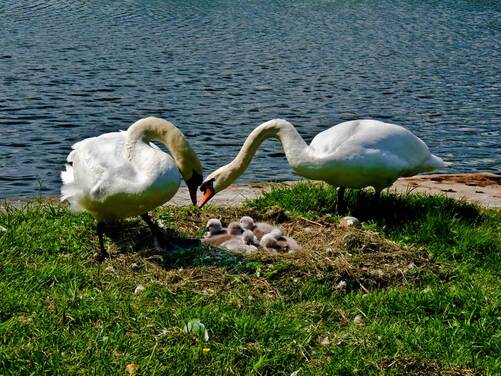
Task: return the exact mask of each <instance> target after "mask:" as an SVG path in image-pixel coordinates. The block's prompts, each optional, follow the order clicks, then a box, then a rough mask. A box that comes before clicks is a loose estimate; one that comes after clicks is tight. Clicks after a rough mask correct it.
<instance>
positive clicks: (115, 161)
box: [68, 132, 137, 200]
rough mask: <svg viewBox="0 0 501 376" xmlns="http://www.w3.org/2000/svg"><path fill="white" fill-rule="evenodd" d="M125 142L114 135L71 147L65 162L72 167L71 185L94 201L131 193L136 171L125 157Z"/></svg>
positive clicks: (110, 134) (89, 139)
mask: <svg viewBox="0 0 501 376" xmlns="http://www.w3.org/2000/svg"><path fill="white" fill-rule="evenodd" d="M124 142H125V140H124V135H123V134H122V133H118V132H114V133H107V134H104V135H101V136H99V137H93V138H88V139H85V140H83V141H80V142H78V143H76V144H75V145H74V146H73V148H74V150H73V151H72V152H71V153H70V155H69V156H68V161H69V162H72V163H73V176H74V182H75V184H77V185H78V186H79V187H80V188H81V189H82V190H83V191H84V192H85V193H86V194H89V195H90V196H91V197H92V199H93V200H99V199H101V198H104V197H107V196H109V195H112V194H114V193H115V192H128V191H129V190H131V189H133V187H134V184H135V182H136V180H137V171H136V170H135V168H134V166H132V165H131V163H130V162H129V161H128V160H127V158H126V157H125V154H124Z"/></svg>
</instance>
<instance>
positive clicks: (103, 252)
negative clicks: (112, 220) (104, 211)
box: [94, 222, 110, 262]
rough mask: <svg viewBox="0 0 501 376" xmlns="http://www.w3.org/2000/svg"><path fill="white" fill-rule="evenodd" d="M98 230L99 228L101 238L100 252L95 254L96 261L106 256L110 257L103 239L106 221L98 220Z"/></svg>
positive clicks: (98, 234)
mask: <svg viewBox="0 0 501 376" xmlns="http://www.w3.org/2000/svg"><path fill="white" fill-rule="evenodd" d="M96 230H97V236H98V238H99V248H100V253H96V255H95V256H94V258H95V259H96V261H99V262H101V261H103V260H104V259H105V258H106V257H110V254H109V253H108V252H106V250H105V249H104V239H103V236H104V222H97V226H96Z"/></svg>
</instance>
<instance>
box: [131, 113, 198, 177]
mask: <svg viewBox="0 0 501 376" xmlns="http://www.w3.org/2000/svg"><path fill="white" fill-rule="evenodd" d="M149 141H159V142H161V143H163V144H164V145H165V146H166V148H167V149H168V150H169V152H170V154H171V155H172V157H173V158H174V160H175V162H176V165H177V167H178V168H179V171H180V172H181V174H182V175H183V178H184V180H187V179H188V178H190V176H191V173H192V169H195V170H196V171H201V169H202V167H201V164H200V162H199V161H198V158H197V157H196V154H195V153H194V151H193V149H192V148H191V146H190V144H189V143H188V141H187V140H186V138H185V137H184V135H183V133H182V132H181V131H180V130H179V129H178V128H177V127H176V126H175V125H174V124H172V123H171V122H169V121H167V120H164V119H160V118H155V117H148V118H144V119H141V120H138V121H136V122H135V123H134V124H132V125H131V126H130V127H129V129H128V130H127V140H126V144H125V150H126V153H127V158H128V159H129V160H132V159H134V155H135V153H136V148H137V145H138V143H147V142H149Z"/></svg>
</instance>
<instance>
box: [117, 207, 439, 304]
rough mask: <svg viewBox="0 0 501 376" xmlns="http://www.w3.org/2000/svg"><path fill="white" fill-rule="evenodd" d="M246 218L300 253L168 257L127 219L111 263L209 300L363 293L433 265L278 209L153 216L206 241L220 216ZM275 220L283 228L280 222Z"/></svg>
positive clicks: (365, 235) (210, 251)
mask: <svg viewBox="0 0 501 376" xmlns="http://www.w3.org/2000/svg"><path fill="white" fill-rule="evenodd" d="M243 215H251V216H253V217H254V218H255V219H256V220H259V221H267V222H271V223H275V224H277V225H278V226H280V227H281V228H282V229H283V230H284V231H285V232H286V234H288V235H289V236H292V237H293V238H294V239H295V240H296V241H297V242H298V243H299V244H300V245H301V246H302V247H303V250H301V251H298V252H296V253H284V254H270V253H267V252H266V251H260V252H259V253H257V254H254V255H251V256H240V255H233V254H231V253H230V252H227V251H225V250H223V249H219V248H214V247H209V246H197V247H195V248H189V249H185V250H178V251H174V252H165V251H160V250H159V249H158V247H156V246H155V244H154V243H153V240H152V238H151V234H150V233H149V229H148V228H147V227H146V226H143V225H142V223H140V222H139V221H137V220H131V221H126V222H124V223H122V224H120V225H119V226H115V227H114V229H111V233H110V234H109V236H110V237H111V238H112V239H113V241H112V242H111V244H110V245H111V247H112V249H113V252H114V253H115V254H120V253H122V254H125V255H126V256H125V257H119V258H117V259H115V260H113V261H112V264H113V265H114V266H115V267H116V268H117V270H118V269H120V270H123V271H124V272H125V271H126V273H130V272H131V271H132V272H136V273H137V272H141V273H144V275H145V278H150V279H153V280H155V281H157V282H159V283H161V284H162V285H164V286H166V287H167V288H168V289H169V290H171V291H172V292H176V291H179V289H189V290H191V291H193V292H195V293H200V294H205V295H212V294H215V293H216V292H220V291H227V290H231V289H233V288H234V287H235V286H236V285H242V284H244V285H247V286H249V288H250V289H251V290H253V294H254V293H255V294H256V296H262V297H275V296H277V295H278V290H277V288H279V287H283V286H290V285H291V283H294V282H300V281H305V280H314V281H317V282H321V283H322V284H324V285H326V286H329V287H330V288H331V289H332V290H333V291H334V290H336V289H337V290H342V291H350V290H362V291H365V292H368V291H369V290H370V289H374V288H382V287H386V286H390V285H392V286H394V285H403V284H407V283H413V282H415V281H416V280H418V279H419V277H420V275H421V274H422V272H423V271H424V270H426V269H429V268H430V267H432V264H431V262H430V260H429V259H428V257H427V254H426V252H425V251H423V250H419V249H405V248H402V247H401V246H399V245H397V244H396V243H394V242H391V241H389V240H387V239H385V238H384V237H383V236H382V235H380V234H378V233H375V232H371V231H366V230H360V229H352V228H350V229H345V228H341V227H339V226H337V225H336V224H333V223H330V222H328V221H319V222H313V221H310V220H307V219H302V218H299V219H290V218H288V217H287V215H286V213H284V212H283V211H281V210H277V209H275V208H271V209H270V210H269V211H267V212H266V213H265V214H263V215H259V214H257V213H256V212H254V211H253V210H251V209H242V208H210V209H209V210H203V211H200V210H197V209H194V208H182V209H174V208H165V209H162V210H160V211H159V212H158V213H157V218H158V220H159V221H160V223H162V224H163V225H164V228H165V232H166V233H168V234H169V235H170V236H171V237H172V236H173V237H178V239H182V238H183V237H185V238H186V237H189V238H192V239H197V238H201V237H203V233H204V228H205V224H206V222H207V221H208V220H209V219H211V218H219V219H220V220H221V221H222V222H223V224H225V225H227V224H228V223H229V222H231V221H235V220H238V219H239V218H240V217H241V216H243ZM277 219H278V221H282V222H281V223H278V221H277ZM138 255H140V256H142V257H138ZM130 265H135V266H134V267H135V269H136V270H133V269H134V268H132V270H131V268H130ZM139 269H144V270H142V271H141V270H139Z"/></svg>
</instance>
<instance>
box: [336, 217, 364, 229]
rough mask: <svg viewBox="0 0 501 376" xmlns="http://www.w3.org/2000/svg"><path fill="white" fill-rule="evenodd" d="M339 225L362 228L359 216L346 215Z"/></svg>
mask: <svg viewBox="0 0 501 376" xmlns="http://www.w3.org/2000/svg"><path fill="white" fill-rule="evenodd" d="M339 225H340V226H341V227H345V228H347V227H355V228H360V226H361V225H360V221H359V220H358V218H355V217H344V218H342V219H341V221H339Z"/></svg>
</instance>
